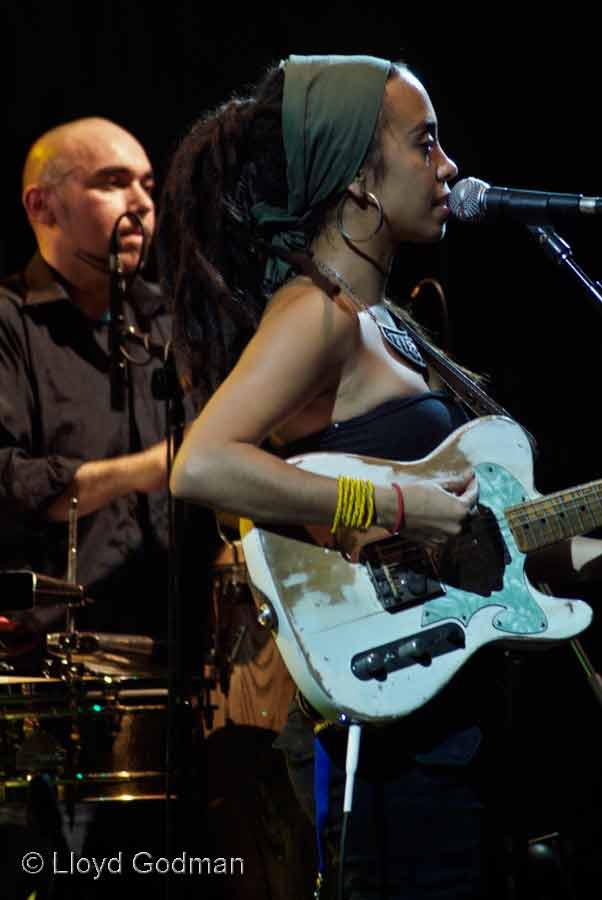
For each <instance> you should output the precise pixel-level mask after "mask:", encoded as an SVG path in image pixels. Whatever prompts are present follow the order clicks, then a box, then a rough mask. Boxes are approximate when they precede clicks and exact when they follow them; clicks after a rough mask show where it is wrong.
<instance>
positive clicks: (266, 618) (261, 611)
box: [257, 603, 277, 630]
mask: <svg viewBox="0 0 602 900" xmlns="http://www.w3.org/2000/svg"><path fill="white" fill-rule="evenodd" d="M257 621H258V623H259V624H260V625H261V627H262V628H269V629H271V630H273V629H274V628H275V627H276V622H277V619H276V614H275V612H274V610H273V609H272V607H271V606H270V604H269V603H262V604H261V606H260V607H259V608H258V609H257Z"/></svg>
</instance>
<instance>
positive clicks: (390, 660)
mask: <svg viewBox="0 0 602 900" xmlns="http://www.w3.org/2000/svg"><path fill="white" fill-rule="evenodd" d="M465 646H466V640H465V637H464V630H463V629H462V627H461V626H460V625H457V624H456V623H455V622H450V623H446V624H444V625H438V626H437V627H436V628H429V629H428V630H426V631H422V632H420V634H412V635H409V636H408V637H405V638H402V639H400V640H398V641H391V642H390V643H388V644H381V645H380V646H379V647H371V648H370V649H369V650H363V651H362V652H361V653H356V654H355V656H354V657H353V658H352V660H351V671H352V672H353V674H354V675H355V677H356V678H359V680H360V681H371V680H375V681H386V678H387V675H389V673H390V672H396V671H398V670H399V669H405V668H407V667H408V666H415V665H420V666H425V667H426V666H430V664H431V663H432V661H433V659H434V658H435V657H436V656H443V654H444V653H451V652H452V651H454V650H461V649H463V648H464V647H465Z"/></svg>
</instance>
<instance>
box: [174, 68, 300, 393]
mask: <svg viewBox="0 0 602 900" xmlns="http://www.w3.org/2000/svg"><path fill="white" fill-rule="evenodd" d="M282 89H283V71H282V69H280V68H272V69H271V70H269V71H268V73H267V74H266V76H265V78H264V79H263V81H262V82H261V83H260V84H259V85H258V87H257V88H256V89H255V91H254V92H253V94H252V95H251V96H249V97H245V98H239V97H236V96H235V97H233V98H232V99H231V100H230V101H229V102H227V103H225V104H223V105H222V106H220V107H219V108H218V109H217V110H215V111H213V112H211V113H209V114H208V115H206V116H204V117H203V118H202V119H200V120H199V121H198V122H196V123H195V124H194V125H193V126H192V128H191V129H190V130H189V132H188V134H186V136H185V137H184V138H183V140H182V141H181V143H180V144H179V146H178V147H177V149H176V152H175V154H174V156H173V158H172V161H171V164H170V168H169V172H168V175H167V179H166V183H165V187H164V191H163V197H162V201H161V208H162V212H161V215H160V218H159V223H158V230H157V236H158V258H159V267H160V271H161V279H162V282H163V284H164V287H165V289H166V291H167V293H168V295H170V296H171V297H172V298H173V301H172V302H173V304H174V308H173V311H174V346H175V348H176V355H177V358H178V363H179V366H180V368H181V371H182V375H183V377H184V379H185V380H187V381H188V382H189V383H190V384H191V385H193V386H195V387H201V388H204V389H206V391H208V392H209V393H210V392H212V391H213V390H215V388H216V387H217V386H218V385H219V384H220V383H221V381H223V379H224V378H225V376H226V374H227V373H228V372H229V371H230V369H231V368H232V367H233V365H234V363H235V362H236V360H237V359H238V356H239V355H240V353H241V352H242V349H243V348H244V346H245V344H246V343H247V342H248V340H249V338H250V337H251V335H252V334H253V332H254V330H255V329H256V327H257V324H258V322H259V319H260V317H261V314H262V311H263V308H264V306H265V297H264V296H263V292H262V290H261V283H262V279H263V271H264V267H265V251H262V250H261V249H260V248H259V247H258V244H257V242H256V241H255V240H254V234H253V229H252V224H251V216H250V209H251V207H252V206H253V204H254V203H255V202H257V200H259V199H262V200H266V201H267V202H268V203H274V204H276V205H277V204H279V203H284V205H285V206H286V202H287V200H286V198H287V182H286V158H285V154H284V142H283V138H282V127H281V111H282Z"/></svg>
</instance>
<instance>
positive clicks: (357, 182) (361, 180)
mask: <svg viewBox="0 0 602 900" xmlns="http://www.w3.org/2000/svg"><path fill="white" fill-rule="evenodd" d="M347 193H348V194H350V196H351V197H353V199H354V200H355V202H356V203H357V204H358V205H359V206H361V207H362V209H364V208H365V207H366V205H367V202H368V201H367V199H366V176H365V174H364V172H362V171H361V169H360V171H359V172H358V173H357V175H356V176H355V178H354V179H353V181H352V182H351V184H350V185H349V186H348V188H347Z"/></svg>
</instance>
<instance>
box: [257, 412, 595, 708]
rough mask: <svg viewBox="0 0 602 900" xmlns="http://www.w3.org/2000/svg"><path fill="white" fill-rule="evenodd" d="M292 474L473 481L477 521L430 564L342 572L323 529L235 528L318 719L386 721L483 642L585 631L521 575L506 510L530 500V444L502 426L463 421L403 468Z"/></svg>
mask: <svg viewBox="0 0 602 900" xmlns="http://www.w3.org/2000/svg"><path fill="white" fill-rule="evenodd" d="M289 463H290V464H292V465H296V466H299V467H300V468H303V469H305V470H308V471H311V472H315V473H317V474H321V475H329V476H332V477H336V476H337V475H351V476H354V477H358V478H367V479H370V480H371V481H372V482H373V483H374V484H382V485H389V484H391V482H392V481H397V482H398V483H399V484H400V485H401V487H402V488H403V486H404V484H406V485H407V484H409V483H411V482H412V481H415V480H418V479H424V478H427V477H429V478H433V477H437V476H443V477H447V476H452V475H457V474H459V473H461V472H462V471H465V470H466V468H467V467H468V466H470V467H472V468H473V469H474V470H475V472H476V473H477V477H478V480H479V489H480V495H479V515H478V516H475V517H474V518H473V519H471V520H470V523H469V528H468V529H467V531H466V533H463V534H462V535H461V536H459V537H458V538H454V539H451V540H450V541H449V542H448V543H447V545H445V548H444V549H442V550H441V551H438V552H437V553H435V552H434V551H432V550H430V551H428V550H427V549H425V547H424V546H420V545H417V544H411V543H409V542H407V541H403V540H400V539H399V538H396V539H390V540H387V541H382V542H378V543H377V544H372V545H370V546H369V547H366V548H364V551H365V552H364V554H363V556H362V557H360V561H359V562H356V563H352V562H349V561H347V560H346V559H345V558H344V557H343V556H342V555H341V553H340V552H339V551H338V550H335V549H333V548H332V536H331V535H330V534H329V531H328V529H327V528H317V527H313V526H312V527H308V528H306V529H303V528H297V529H286V528H279V527H274V528H272V527H261V528H260V527H256V526H254V525H253V523H251V522H248V521H246V520H242V521H241V536H242V541H243V547H244V553H245V559H246V563H247V568H248V573H249V581H250V584H251V587H252V590H253V593H254V596H255V599H256V602H258V603H267V604H268V606H269V608H270V609H271V611H272V615H273V622H274V624H273V632H274V637H275V639H276V642H277V644H278V648H279V650H280V652H281V654H282V657H283V659H284V661H285V663H286V665H287V667H288V669H289V671H290V673H291V675H292V677H293V679H294V681H295V682H296V684H297V685H298V687H299V689H300V690H301V692H302V693H303V694H304V695H305V696H306V697H307V699H308V700H309V702H310V703H311V704H312V706H313V707H315V709H316V710H318V711H319V712H320V714H321V715H323V716H324V717H325V718H326V719H329V720H344V719H345V717H348V718H353V719H357V720H360V721H365V722H375V723H384V722H387V721H391V720H394V719H396V718H399V717H400V716H404V715H407V714H408V713H411V712H412V711H413V710H415V709H417V708H419V707H420V706H422V705H423V704H424V703H426V702H427V701H428V700H430V699H431V698H432V697H434V696H435V695H436V694H437V693H438V692H439V691H440V690H441V689H442V688H443V687H444V686H445V685H446V684H447V683H448V682H449V681H450V679H451V678H452V677H453V676H454V674H455V673H456V672H457V671H458V670H459V669H460V667H461V666H462V665H463V664H464V663H465V662H466V660H468V659H469V658H470V657H471V656H472V654H473V653H475V652H476V651H477V650H478V649H479V648H480V647H482V646H484V645H485V644H489V643H491V642H492V641H504V642H508V643H514V644H516V645H517V646H520V645H523V646H524V645H525V644H529V643H534V642H537V643H542V642H557V641H560V640H564V639H568V638H571V637H574V636H575V635H577V634H579V633H580V632H581V631H583V630H584V629H585V628H586V627H587V626H588V625H589V623H590V621H591V615H592V614H591V610H590V608H589V606H587V604H585V603H583V602H582V601H579V600H564V599H560V598H555V597H549V596H547V595H546V594H542V593H541V592H540V591H538V590H537V589H536V588H535V587H533V585H532V584H530V582H529V581H528V579H527V577H526V575H525V572H524V561H525V554H524V553H523V552H521V550H520V549H519V547H518V545H517V541H516V539H515V532H514V531H513V529H512V528H511V525H510V522H509V517H508V516H507V512H508V508H509V507H510V508H512V507H514V508H515V509H516V508H517V507H518V508H519V509H520V505H521V504H524V503H525V502H526V501H529V500H530V499H532V498H538V497H539V496H540V495H539V494H538V493H537V492H536V491H535V488H534V484H533V463H532V454H531V448H530V445H529V442H528V439H527V437H526V435H525V432H524V431H523V430H522V428H520V426H519V425H517V424H516V423H515V422H513V421H511V420H510V419H507V418H505V417H502V416H488V417H486V418H483V419H478V420H476V421H474V422H470V423H468V424H467V425H464V426H463V427H462V428H460V429H459V430H458V431H456V432H454V433H453V434H452V435H450V436H449V437H448V438H447V439H446V440H445V441H444V442H443V443H442V444H440V445H439V447H437V448H436V449H435V450H434V451H433V452H432V453H430V454H429V455H428V456H426V457H424V458H423V459H421V460H418V461H416V462H411V463H397V462H391V461H387V460H379V459H371V458H367V457H361V456H357V455H353V454H339V453H312V454H307V455H305V456H302V457H295V458H293V459H291V460H289Z"/></svg>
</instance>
